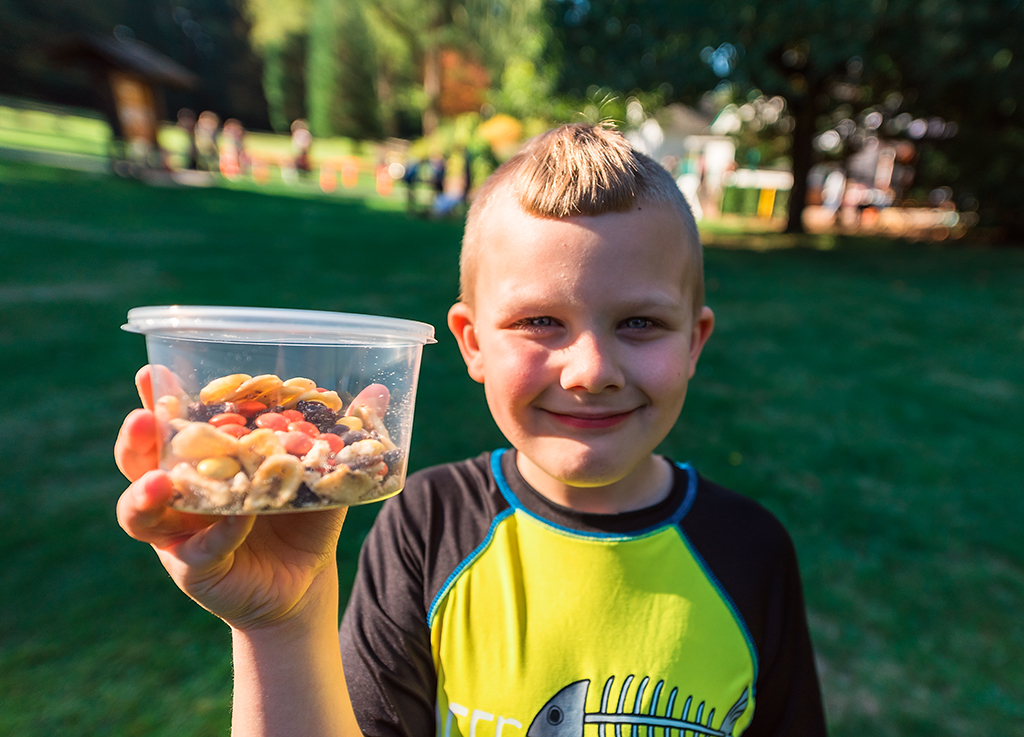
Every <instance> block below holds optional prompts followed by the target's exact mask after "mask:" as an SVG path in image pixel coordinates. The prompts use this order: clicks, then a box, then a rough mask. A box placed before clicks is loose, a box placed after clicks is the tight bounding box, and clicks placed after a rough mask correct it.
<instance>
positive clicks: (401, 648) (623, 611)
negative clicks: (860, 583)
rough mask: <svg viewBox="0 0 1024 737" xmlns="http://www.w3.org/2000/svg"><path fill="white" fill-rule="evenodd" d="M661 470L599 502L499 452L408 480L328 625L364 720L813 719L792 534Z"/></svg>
mask: <svg viewBox="0 0 1024 737" xmlns="http://www.w3.org/2000/svg"><path fill="white" fill-rule="evenodd" d="M675 474H676V481H675V484H674V486H673V489H672V492H671V493H670V494H669V496H668V498H666V499H665V500H664V501H662V502H660V503H659V504H657V505H655V506H653V507H649V508H647V509H642V510H638V511H635V512H628V513H624V514H616V515H602V514H587V513H579V512H575V511H573V510H569V509H566V508H564V507H560V506H558V505H555V504H553V503H552V502H550V501H548V500H547V499H545V498H544V497H542V496H540V495H539V494H538V493H537V492H536V491H534V490H533V489H532V488H531V487H530V486H529V485H528V484H527V483H526V482H525V481H524V480H523V478H522V476H521V475H520V474H519V472H518V470H517V469H516V464H515V451H509V452H504V451H497V452H495V453H493V454H485V455H482V456H479V457H477V458H475V459H472V460H469V461H465V462H462V463H457V464H450V465H446V466H439V467H436V468H432V469H428V470H426V471H423V472H420V473H418V474H415V475H413V476H411V477H410V478H409V479H408V482H407V484H406V489H405V491H403V492H402V493H401V494H399V495H398V496H397V497H394V498H393V499H391V500H389V501H387V502H386V503H385V505H384V507H383V509H382V510H381V513H380V514H379V516H378V518H377V521H376V523H375V524H374V527H373V529H372V531H371V532H370V535H369V536H368V538H367V540H366V543H365V545H364V547H363V552H362V556H361V558H360V568H359V574H358V576H357V579H356V583H355V587H354V589H353V592H352V597H351V599H350V602H349V606H348V608H347V610H346V613H345V618H344V621H343V624H342V656H343V659H344V663H345V676H346V681H347V683H348V688H349V693H350V696H351V698H352V702H353V706H354V707H355V711H356V717H357V719H358V721H359V725H360V727H361V728H362V730H363V732H364V733H365V734H366V735H368V736H369V737H385V736H388V737H391V736H392V735H403V736H405V735H407V736H409V737H421V736H422V737H425V736H426V735H431V734H435V735H437V737H456V736H461V737H524V736H526V737H565V736H570V735H571V736H572V737H592V736H594V737H597V736H600V737H604V736H605V735H612V734H614V735H615V737H621V735H623V734H628V735H630V736H631V737H633V736H637V737H638V736H639V735H640V734H641V731H640V729H641V728H643V732H642V734H644V735H651V736H653V735H654V734H656V731H655V730H656V729H658V728H661V729H662V734H663V735H665V736H666V737H668V736H669V735H673V734H674V735H677V736H678V737H682V736H683V735H688V736H692V737H697V736H698V735H710V736H712V737H726V736H727V735H740V734H744V735H747V737H754V736H757V735H800V736H801V737H815V736H817V735H824V734H825V724H824V715H823V711H822V706H821V696H820V690H819V686H818V679H817V674H816V672H815V668H814V659H813V653H812V650H811V643H810V637H809V634H808V631H807V623H806V615H805V612H804V603H803V593H802V590H801V585H800V577H799V572H798V569H797V563H796V556H795V553H794V550H793V545H792V542H791V541H790V538H789V536H788V535H787V533H786V531H785V530H784V529H783V527H782V525H781V524H780V523H779V522H778V521H777V520H776V519H775V518H774V517H773V516H772V515H771V514H770V513H769V512H768V511H767V510H765V509H764V508H763V507H761V506H760V505H759V504H757V503H756V502H754V501H752V500H750V499H748V498H746V497H743V496H740V495H738V494H735V493H733V492H731V491H728V490H726V489H724V488H722V487H720V486H717V485H715V484H712V483H710V482H708V481H705V480H703V479H701V478H700V477H699V476H698V474H697V473H696V471H695V470H694V469H693V468H691V467H689V466H676V470H675ZM623 730H628V731H627V732H624V731H623ZM673 730H675V731H674V732H673Z"/></svg>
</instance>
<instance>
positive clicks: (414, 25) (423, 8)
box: [367, 0, 464, 135]
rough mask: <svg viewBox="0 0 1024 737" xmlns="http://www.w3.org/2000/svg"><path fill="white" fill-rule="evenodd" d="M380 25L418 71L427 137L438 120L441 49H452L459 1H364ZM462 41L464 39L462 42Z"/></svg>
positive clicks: (459, 8) (424, 127)
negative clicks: (394, 37)
mask: <svg viewBox="0 0 1024 737" xmlns="http://www.w3.org/2000/svg"><path fill="white" fill-rule="evenodd" d="M367 1H368V2H369V4H370V7H371V8H372V10H373V12H374V13H376V16H377V19H378V20H379V22H380V23H382V24H384V25H386V26H388V27H389V28H390V29H391V31H392V32H393V33H394V34H395V35H397V36H398V37H400V38H401V39H402V41H403V42H404V44H405V46H406V48H408V49H409V53H410V56H411V57H412V61H413V64H414V66H415V67H416V68H417V69H419V70H421V72H420V73H421V75H422V76H421V79H422V96H421V100H420V109H421V110H422V124H423V134H424V135H430V134H431V133H433V132H434V130H435V129H436V128H437V124H438V121H439V120H440V110H439V101H440V96H441V48H442V46H444V45H445V44H451V45H454V46H456V47H458V46H462V45H464V43H463V44H460V43H458V38H457V36H458V30H457V29H456V26H455V25H454V23H453V19H454V15H455V14H456V12H459V11H462V12H464V7H463V3H462V2H459V0H367ZM463 41H464V40H463Z"/></svg>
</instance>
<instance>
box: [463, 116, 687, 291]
mask: <svg viewBox="0 0 1024 737" xmlns="http://www.w3.org/2000/svg"><path fill="white" fill-rule="evenodd" d="M506 197H510V198H511V199H512V200H513V201H514V202H515V203H516V204H518V205H519V207H521V208H522V209H523V211H524V212H526V213H528V214H530V215H534V216H536V217H542V218H566V217H576V216H594V215H602V214H604V213H608V212H628V211H629V210H631V209H633V207H634V206H635V205H637V204H665V205H668V206H670V207H673V208H675V209H676V211H677V212H678V213H679V214H680V215H681V216H682V219H683V223H684V224H685V229H686V232H685V240H686V243H687V247H688V249H689V251H690V254H689V255H690V258H691V260H692V262H693V265H694V270H693V271H694V283H693V285H692V286H693V288H694V302H695V304H696V309H700V307H701V306H703V304H704V276H703V254H702V252H701V243H700V234H699V233H698V232H697V224H696V222H695V221H694V218H693V213H692V212H691V210H690V206H689V205H688V204H687V202H686V198H685V197H684V196H683V193H682V192H681V191H680V190H679V187H678V186H677V185H676V183H675V181H674V180H673V178H672V175H671V174H669V173H668V171H666V170H665V168H664V167H662V166H661V165H660V164H658V163H657V162H656V161H654V160H653V159H651V158H650V157H649V156H646V155H644V154H642V153H640V152H639V151H637V150H635V149H634V148H633V147H632V146H631V145H630V144H629V141H627V140H626V139H625V138H624V137H623V136H622V135H621V134H620V133H618V132H617V131H614V130H612V129H610V128H609V127H607V126H605V125H596V126H595V125H588V124H583V123H573V124H569V125H563V126H560V127H558V128H555V129H553V130H550V131H548V132H547V133H543V134H541V135H539V136H537V137H536V138H533V139H531V140H530V141H528V142H527V143H526V144H525V145H524V146H523V148H521V149H520V150H519V152H518V153H517V154H516V155H515V156H513V157H512V158H510V159H509V160H508V161H506V162H505V163H504V164H502V165H501V166H499V167H498V168H497V169H496V170H495V172H494V173H493V174H492V175H491V176H490V177H489V178H488V179H487V181H486V182H484V184H483V185H482V186H481V187H480V189H479V190H478V192H477V194H476V196H475V197H474V199H473V204H472V206H471V207H470V208H469V214H468V216H467V218H466V230H465V234H464V236H463V239H462V254H461V257H460V261H459V270H460V288H461V292H462V294H461V297H460V299H461V300H462V301H464V302H466V303H467V304H472V300H473V279H474V278H475V275H476V261H477V257H478V254H479V252H480V249H481V248H484V247H485V246H484V244H483V243H482V241H483V230H484V226H483V222H484V221H485V220H486V217H487V211H488V209H489V208H490V207H491V205H493V204H494V203H495V202H496V201H499V200H501V199H503V198H506Z"/></svg>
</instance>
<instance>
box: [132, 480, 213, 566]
mask: <svg viewBox="0 0 1024 737" xmlns="http://www.w3.org/2000/svg"><path fill="white" fill-rule="evenodd" d="M173 498H174V487H173V486H172V484H171V480H170V478H169V477H168V476H167V474H166V473H164V472H163V471H150V472H149V473H146V474H145V475H143V476H142V477H141V478H140V479H139V480H138V481H136V482H135V483H134V484H132V485H131V486H129V487H128V488H127V489H126V490H125V492H124V493H123V494H121V498H120V499H118V501H117V521H118V523H119V524H120V525H121V528H122V529H123V530H124V531H125V532H127V533H128V535H130V536H131V537H133V538H135V539H136V540H140V541H142V542H146V543H149V544H150V545H154V546H156V547H158V548H165V547H170V546H173V545H176V544H178V543H180V542H182V541H183V540H186V539H188V538H189V537H191V536H192V535H194V534H195V533H196V532H197V531H199V530H202V529H203V528H205V527H208V526H209V525H210V524H211V523H212V522H213V521H215V520H216V519H218V518H216V517H207V516H204V515H199V514H188V513H186V512H179V511H177V510H175V509H171V508H170V506H169V505H170V503H171V501H172V500H173Z"/></svg>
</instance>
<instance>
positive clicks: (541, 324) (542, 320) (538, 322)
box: [516, 317, 557, 330]
mask: <svg viewBox="0 0 1024 737" xmlns="http://www.w3.org/2000/svg"><path fill="white" fill-rule="evenodd" d="M556 324H557V323H556V322H555V319H554V318H553V317H527V318H525V319H523V320H520V321H519V322H518V323H516V325H518V326H519V327H523V328H533V329H535V330H536V329H539V328H553V327H555V325H556Z"/></svg>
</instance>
